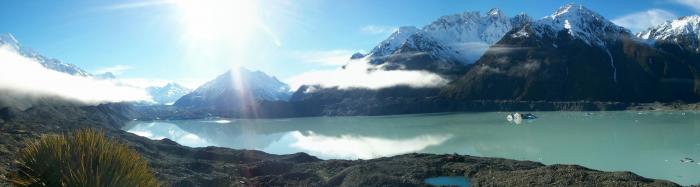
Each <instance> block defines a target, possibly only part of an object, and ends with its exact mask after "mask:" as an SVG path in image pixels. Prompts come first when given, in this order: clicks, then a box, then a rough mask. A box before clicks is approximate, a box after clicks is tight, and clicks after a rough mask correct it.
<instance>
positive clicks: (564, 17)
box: [534, 3, 629, 46]
mask: <svg viewBox="0 0 700 187" xmlns="http://www.w3.org/2000/svg"><path fill="white" fill-rule="evenodd" d="M536 25H537V26H536V27H539V28H535V29H534V30H535V34H536V35H539V36H541V35H542V34H549V35H555V36H556V35H557V34H559V32H560V31H565V32H566V33H567V34H569V35H570V36H572V37H574V38H578V39H581V40H583V41H584V42H586V43H588V44H589V45H597V46H604V45H605V41H607V39H606V38H607V37H610V36H612V35H620V34H624V33H629V31H627V29H625V28H623V27H620V26H617V25H615V24H614V23H612V22H611V21H609V20H607V19H605V17H603V16H601V15H600V14H598V13H596V12H594V11H592V10H590V9H588V8H586V7H584V6H583V5H579V4H573V3H570V4H566V5H564V6H562V7H560V8H559V9H558V10H557V11H555V12H554V13H553V14H552V15H549V16H546V17H544V18H542V19H541V20H539V21H537V23H536Z"/></svg>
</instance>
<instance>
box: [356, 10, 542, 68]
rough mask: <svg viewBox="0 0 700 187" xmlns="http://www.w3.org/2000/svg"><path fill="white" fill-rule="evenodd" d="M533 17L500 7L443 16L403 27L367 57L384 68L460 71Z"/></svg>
mask: <svg viewBox="0 0 700 187" xmlns="http://www.w3.org/2000/svg"><path fill="white" fill-rule="evenodd" d="M530 20H531V18H530V17H529V16H527V15H524V14H520V15H517V16H515V17H507V16H506V15H505V14H504V13H503V12H502V11H501V10H500V9H492V10H490V11H488V12H487V13H486V14H485V15H481V14H480V13H479V12H478V11H474V12H464V13H462V14H455V15H448V16H443V17H440V18H439V19H437V20H435V21H434V22H432V23H431V24H429V25H426V26H424V27H423V28H422V29H418V28H416V27H413V26H405V27H400V28H399V29H397V30H396V31H395V32H394V33H393V34H391V35H390V36H389V38H387V39H386V40H384V41H382V42H381V43H379V45H377V46H376V47H375V48H374V49H372V51H370V52H369V53H368V54H367V55H363V58H365V59H366V60H367V61H369V63H370V64H373V65H378V66H379V67H378V68H379V69H383V70H396V69H405V70H427V71H431V72H436V73H440V74H445V75H452V74H460V73H463V72H464V71H465V70H466V68H467V67H468V66H469V64H471V63H473V62H475V61H476V60H477V59H478V58H479V57H480V56H481V54H483V53H484V51H485V50H486V49H487V48H488V47H489V46H490V45H492V44H494V43H495V42H497V41H498V40H500V38H501V37H502V36H503V35H504V34H505V33H506V32H508V31H510V30H512V29H514V28H520V27H522V26H524V25H525V24H527V23H528V22H530ZM356 58H357V57H356Z"/></svg>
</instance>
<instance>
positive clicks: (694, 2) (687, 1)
mask: <svg viewBox="0 0 700 187" xmlns="http://www.w3.org/2000/svg"><path fill="white" fill-rule="evenodd" d="M673 1H674V2H676V3H679V4H682V5H685V6H689V7H690V8H693V9H695V11H700V0H673Z"/></svg>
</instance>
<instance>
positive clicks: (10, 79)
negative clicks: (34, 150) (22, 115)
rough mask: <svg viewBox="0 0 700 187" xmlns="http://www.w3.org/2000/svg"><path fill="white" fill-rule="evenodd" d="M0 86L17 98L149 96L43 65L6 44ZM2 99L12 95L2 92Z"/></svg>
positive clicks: (0, 55)
mask: <svg viewBox="0 0 700 187" xmlns="http://www.w3.org/2000/svg"><path fill="white" fill-rule="evenodd" d="M0 90H5V91H6V93H7V92H12V93H17V94H20V95H19V96H18V97H17V98H23V99H26V98H28V97H37V98H47V97H59V98H63V99H67V100H71V101H78V102H80V103H82V104H99V103H104V102H122V101H144V100H150V96H149V95H148V94H147V93H146V92H145V91H144V90H143V89H138V88H133V87H126V86H117V85H115V84H114V83H113V82H111V81H102V80H95V79H92V78H86V77H79V76H72V75H68V74H65V73H61V72H57V71H53V70H49V69H46V68H44V67H43V66H42V65H41V64H39V63H38V62H37V61H35V60H34V59H31V58H27V57H24V56H21V55H20V54H19V53H17V51H15V50H14V49H13V48H11V47H9V46H6V45H3V46H0ZM2 99H5V100H7V99H12V97H9V96H7V95H6V96H4V97H2ZM4 102H5V103H18V102H19V101H4ZM25 107H27V106H25Z"/></svg>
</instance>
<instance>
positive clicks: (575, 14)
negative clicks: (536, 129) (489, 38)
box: [442, 4, 700, 102]
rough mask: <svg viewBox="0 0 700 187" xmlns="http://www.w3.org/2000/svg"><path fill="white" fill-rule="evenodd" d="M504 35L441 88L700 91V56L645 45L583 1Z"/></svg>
mask: <svg viewBox="0 0 700 187" xmlns="http://www.w3.org/2000/svg"><path fill="white" fill-rule="evenodd" d="M507 35H508V36H506V37H503V38H502V39H501V40H500V41H499V42H497V43H496V44H495V45H493V46H491V48H490V49H488V50H487V52H486V53H485V54H484V55H483V56H482V57H481V58H480V59H479V61H477V62H476V63H475V64H474V66H473V67H472V68H471V69H470V70H469V71H468V72H467V73H466V74H465V75H464V76H462V77H461V78H460V79H459V80H457V81H455V82H454V83H452V84H451V85H450V86H449V87H448V88H446V89H445V90H443V92H442V93H443V94H444V95H447V96H448V97H451V98H455V99H514V100H549V101H552V100H555V101H557V100H569V101H570V100H598V101H634V102H653V101H672V100H685V101H694V100H698V96H699V95H700V89H698V87H700V83H698V85H696V82H698V81H696V78H695V77H698V76H700V74H698V73H695V72H699V71H698V70H700V69H699V68H700V64H698V61H697V60H694V59H697V55H688V54H687V53H683V52H672V51H670V50H664V49H659V48H656V47H654V46H651V45H648V42H644V41H642V40H639V39H638V38H636V37H635V36H633V35H632V34H631V33H630V32H629V31H628V30H627V29H625V28H623V27H620V26H617V25H615V24H614V23H612V22H610V21H609V20H607V19H605V18H604V17H602V16H601V15H599V14H598V13H595V12H594V11H591V10H589V9H587V8H586V7H584V6H582V5H576V4H567V5H565V6H562V7H561V8H559V9H558V10H556V11H554V13H553V14H552V15H549V16H546V17H544V18H542V19H540V20H537V21H535V22H533V23H532V24H529V25H526V26H524V27H523V28H522V29H516V30H512V31H511V32H509V33H508V34H507ZM676 48H677V47H676ZM679 57H680V58H679Z"/></svg>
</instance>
